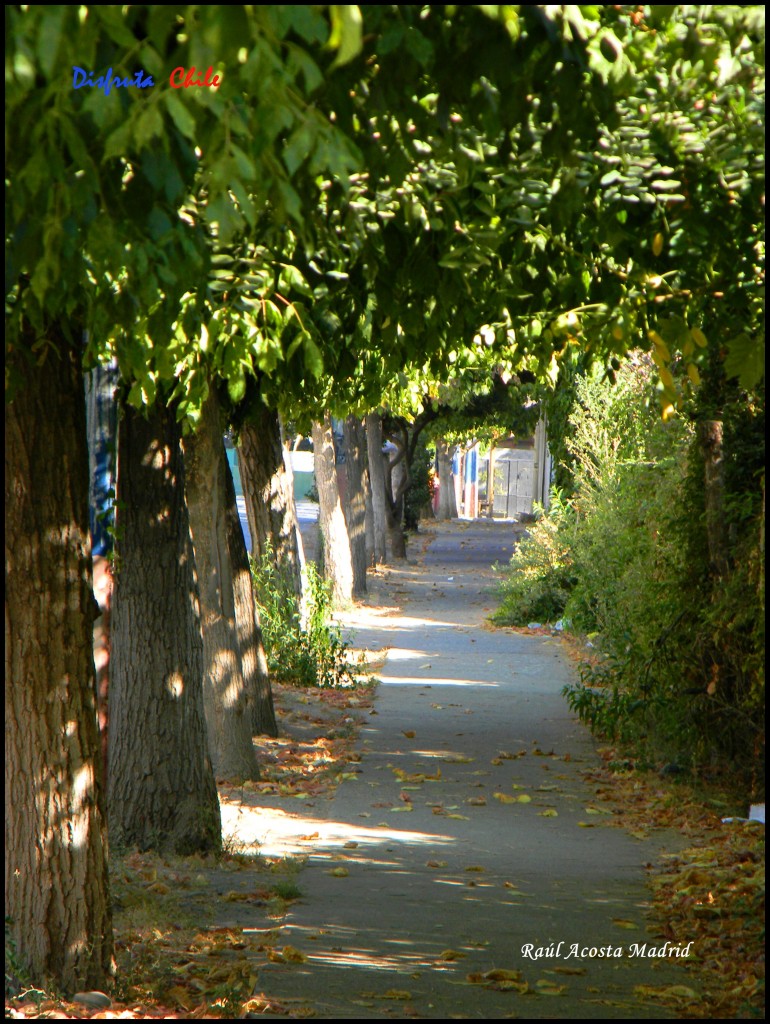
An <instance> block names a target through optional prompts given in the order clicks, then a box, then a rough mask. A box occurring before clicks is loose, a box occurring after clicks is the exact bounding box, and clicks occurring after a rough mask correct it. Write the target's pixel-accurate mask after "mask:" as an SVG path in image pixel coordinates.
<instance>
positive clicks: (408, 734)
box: [401, 729, 416, 740]
mask: <svg viewBox="0 0 770 1024" xmlns="http://www.w3.org/2000/svg"><path fill="white" fill-rule="evenodd" d="M401 732H402V733H403V734H404V736H406V738H407V739H408V740H413V739H414V737H415V735H416V734H415V731H414V729H402V730H401Z"/></svg>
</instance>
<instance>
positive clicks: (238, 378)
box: [227, 366, 246, 405]
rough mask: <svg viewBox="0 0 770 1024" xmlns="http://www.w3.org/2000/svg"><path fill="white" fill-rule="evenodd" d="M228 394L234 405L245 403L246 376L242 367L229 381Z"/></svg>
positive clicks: (239, 367)
mask: <svg viewBox="0 0 770 1024" xmlns="http://www.w3.org/2000/svg"><path fill="white" fill-rule="evenodd" d="M227 393H228V395H229V396H230V401H231V402H232V403H233V405H237V404H238V403H239V402H241V401H243V397H244V395H245V394H246V374H245V373H244V370H243V367H242V366H238V368H237V370H236V372H235V375H234V376H232V377H230V378H229V379H228V381H227Z"/></svg>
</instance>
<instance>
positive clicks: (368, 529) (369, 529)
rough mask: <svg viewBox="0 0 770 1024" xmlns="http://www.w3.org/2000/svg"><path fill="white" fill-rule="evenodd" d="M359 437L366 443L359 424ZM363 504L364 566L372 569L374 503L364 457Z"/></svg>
mask: <svg viewBox="0 0 770 1024" xmlns="http://www.w3.org/2000/svg"><path fill="white" fill-rule="evenodd" d="M360 433H361V437H362V440H363V441H364V442H365V441H366V428H365V427H364V425H363V424H361V431H360ZM363 484H364V502H365V509H366V514H365V516H364V530H365V535H366V565H367V568H369V569H373V568H374V567H375V565H376V564H377V560H376V558H375V554H374V502H373V501H372V476H371V473H370V472H369V456H368V454H367V456H366V469H365V470H364V477H363Z"/></svg>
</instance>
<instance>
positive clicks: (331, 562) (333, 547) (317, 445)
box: [313, 413, 353, 605]
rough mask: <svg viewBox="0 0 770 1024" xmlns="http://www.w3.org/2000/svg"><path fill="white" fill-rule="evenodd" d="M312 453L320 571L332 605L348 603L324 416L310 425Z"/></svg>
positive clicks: (343, 541) (347, 564) (343, 536)
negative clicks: (329, 586) (320, 540)
mask: <svg viewBox="0 0 770 1024" xmlns="http://www.w3.org/2000/svg"><path fill="white" fill-rule="evenodd" d="M313 452H314V463H315V478H316V487H317V488H318V505H319V522H320V527H321V536H322V538H323V555H324V572H325V574H326V577H327V579H329V580H331V583H332V599H333V601H334V603H335V604H337V605H340V604H348V603H349V602H350V600H351V599H352V597H353V565H352V561H351V557H350V541H349V540H348V530H347V526H346V524H345V516H344V515H343V513H342V504H341V502H340V492H339V487H338V485H337V468H336V456H335V452H334V438H333V437H332V428H331V420H330V418H329V415H328V413H327V414H326V416H325V417H324V422H323V423H314V424H313Z"/></svg>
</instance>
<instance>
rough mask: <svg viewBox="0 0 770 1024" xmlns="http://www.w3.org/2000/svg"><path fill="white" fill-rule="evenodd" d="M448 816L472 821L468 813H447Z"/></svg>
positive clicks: (458, 819)
mask: <svg viewBox="0 0 770 1024" xmlns="http://www.w3.org/2000/svg"><path fill="white" fill-rule="evenodd" d="M447 818H454V819H455V821H470V820H471V819H470V818H469V817H468V815H467V814H447Z"/></svg>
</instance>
